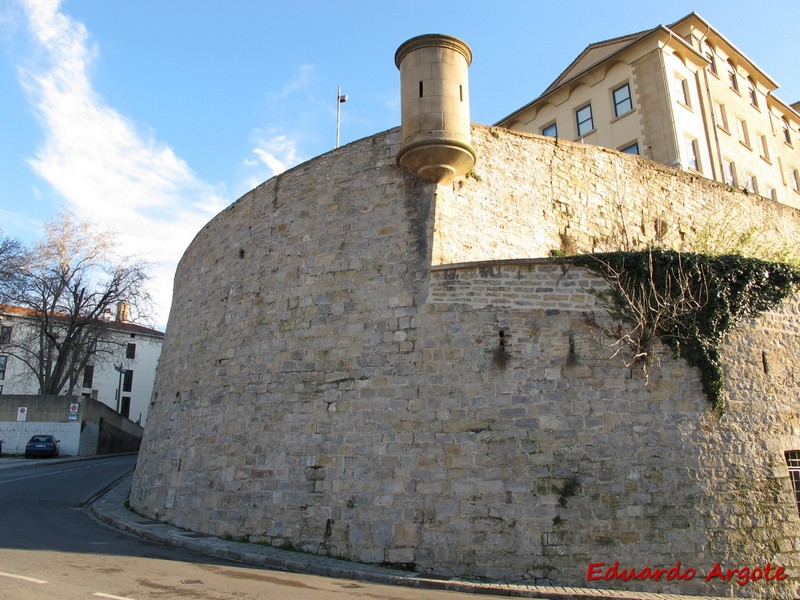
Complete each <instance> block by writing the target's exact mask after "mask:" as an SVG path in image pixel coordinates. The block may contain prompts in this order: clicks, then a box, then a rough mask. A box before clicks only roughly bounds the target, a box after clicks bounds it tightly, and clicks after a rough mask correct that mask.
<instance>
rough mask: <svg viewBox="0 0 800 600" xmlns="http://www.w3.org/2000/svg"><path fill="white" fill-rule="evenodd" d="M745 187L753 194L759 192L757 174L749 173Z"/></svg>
mask: <svg viewBox="0 0 800 600" xmlns="http://www.w3.org/2000/svg"><path fill="white" fill-rule="evenodd" d="M744 189H745V190H747V191H748V192H750V193H751V194H757V193H758V182H757V181H756V176H755V175H753V174H751V173H748V174H747V176H746V177H745V180H744Z"/></svg>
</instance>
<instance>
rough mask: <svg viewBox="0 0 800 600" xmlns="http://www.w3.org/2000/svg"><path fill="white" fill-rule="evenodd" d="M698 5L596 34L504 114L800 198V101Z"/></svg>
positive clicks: (522, 125) (767, 193)
mask: <svg viewBox="0 0 800 600" xmlns="http://www.w3.org/2000/svg"><path fill="white" fill-rule="evenodd" d="M777 89H778V84H777V83H776V82H775V81H774V80H773V79H772V78H770V77H769V75H767V74H766V73H765V72H764V71H763V70H762V69H761V68H760V67H759V66H758V65H756V64H755V63H754V62H753V61H752V60H750V59H749V58H748V57H747V55H745V54H744V53H743V52H742V51H741V50H739V49H738V48H737V47H736V46H734V45H733V43H731V42H730V41H729V40H728V39H726V38H725V37H724V36H723V35H722V34H721V33H720V32H718V31H717V30H716V29H714V28H713V27H712V26H711V25H710V24H709V23H707V22H706V21H705V20H704V19H703V18H702V17H700V16H699V15H698V14H697V13H691V14H689V15H688V16H686V17H684V18H682V19H680V20H679V21H676V22H675V23H673V24H672V25H668V26H664V25H659V26H657V27H654V28H653V29H649V30H647V31H641V32H638V33H633V34H630V35H625V36H622V37H617V38H613V39H610V40H605V41H602V42H596V43H593V44H590V45H589V46H587V47H586V49H585V50H584V51H583V52H582V53H581V54H580V55H579V56H578V57H577V58H576V59H575V60H574V61H572V64H570V65H569V66H568V67H567V68H566V69H565V70H564V72H563V73H561V75H559V76H558V78H557V79H556V80H555V81H554V82H553V83H552V84H550V86H549V87H548V88H547V89H546V90H545V91H544V92H543V93H542V94H541V95H540V96H539V97H538V98H536V99H535V100H533V101H532V102H530V103H528V104H526V105H525V106H523V107H521V108H519V109H518V110H516V111H514V112H513V113H511V114H510V115H508V116H506V117H504V118H503V119H501V120H500V121H498V122H497V123H496V124H497V125H499V126H502V127H506V128H509V129H515V130H518V131H525V132H528V133H536V134H541V135H546V136H550V137H557V138H562V139H567V140H571V141H579V142H584V143H587V144H594V145H597V146H604V147H606V148H613V149H616V150H619V151H621V152H627V153H630V154H641V155H643V156H647V157H648V158H652V159H653V160H656V161H658V162H661V163H664V164H666V165H670V166H674V167H679V168H681V169H683V170H685V171H689V172H692V173H696V174H698V175H702V176H703V177H707V178H708V179H713V180H715V181H719V182H722V183H726V184H727V185H729V186H730V187H732V188H738V189H740V190H746V191H747V192H748V193H752V194H757V195H759V196H763V197H765V198H771V199H772V200H775V201H777V202H781V203H784V204H788V205H790V206H794V207H795V208H798V207H800V114H798V104H797V103H795V104H787V103H785V102H783V101H782V100H780V99H779V98H778V97H777V96H775V91H776V90H777Z"/></svg>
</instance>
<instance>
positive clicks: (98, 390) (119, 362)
mask: <svg viewBox="0 0 800 600" xmlns="http://www.w3.org/2000/svg"><path fill="white" fill-rule="evenodd" d="M31 318H32V317H31V314H30V311H29V309H26V308H20V307H15V306H8V305H2V306H0V394H27V395H38V394H40V392H41V391H40V390H39V384H38V382H37V380H36V377H35V376H34V374H33V372H32V371H31V369H30V367H28V366H27V365H25V363H24V361H23V360H22V359H20V358H19V357H17V356H15V355H14V352H13V350H12V345H13V344H14V343H15V342H16V343H17V344H19V341H20V340H26V339H30V335H29V334H30V333H31V332H32V330H33V327H34V325H33V324H32V322H31ZM107 331H108V334H109V335H108V336H107V340H108V343H105V344H104V351H103V352H98V353H97V354H96V355H95V359H94V360H91V361H90V362H89V364H87V365H86V367H85V368H84V369H83V373H82V374H81V376H79V377H78V378H76V380H75V382H74V384H73V386H72V387H71V388H70V389H66V390H64V394H65V395H74V396H80V397H83V398H91V399H92V400H98V401H100V402H102V403H103V404H105V405H107V406H108V407H110V408H111V409H113V410H114V411H116V412H118V413H119V414H121V415H122V416H123V417H127V418H128V419H130V420H132V421H135V422H136V423H139V424H141V425H142V426H143V425H144V423H145V421H146V420H147V410H148V406H149V404H150V395H151V393H152V391H153V382H154V381H155V373H156V366H157V365H158V359H159V356H160V355H161V345H162V344H163V342H164V333H163V332H161V331H157V330H156V329H151V328H149V327H145V326H142V325H137V324H135V323H131V322H128V321H127V320H126V319H125V311H124V310H120V311H119V313H118V315H117V318H116V319H109V320H108V322H107Z"/></svg>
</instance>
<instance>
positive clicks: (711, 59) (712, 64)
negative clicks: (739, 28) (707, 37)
mask: <svg viewBox="0 0 800 600" xmlns="http://www.w3.org/2000/svg"><path fill="white" fill-rule="evenodd" d="M703 54H704V55H705V57H706V58H707V59H708V70H709V71H711V72H712V73H714V75H716V74H717V60H716V58H715V56H714V48H712V47H711V44H709V43H708V42H705V43H704V44H703Z"/></svg>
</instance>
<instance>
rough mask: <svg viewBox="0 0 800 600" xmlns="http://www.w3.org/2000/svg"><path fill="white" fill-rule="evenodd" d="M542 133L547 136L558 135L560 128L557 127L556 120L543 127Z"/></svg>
mask: <svg viewBox="0 0 800 600" xmlns="http://www.w3.org/2000/svg"><path fill="white" fill-rule="evenodd" d="M542 135H546V136H547V137H558V128H557V127H556V124H555V122H553V123H550V125H548V126H547V127H542Z"/></svg>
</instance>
